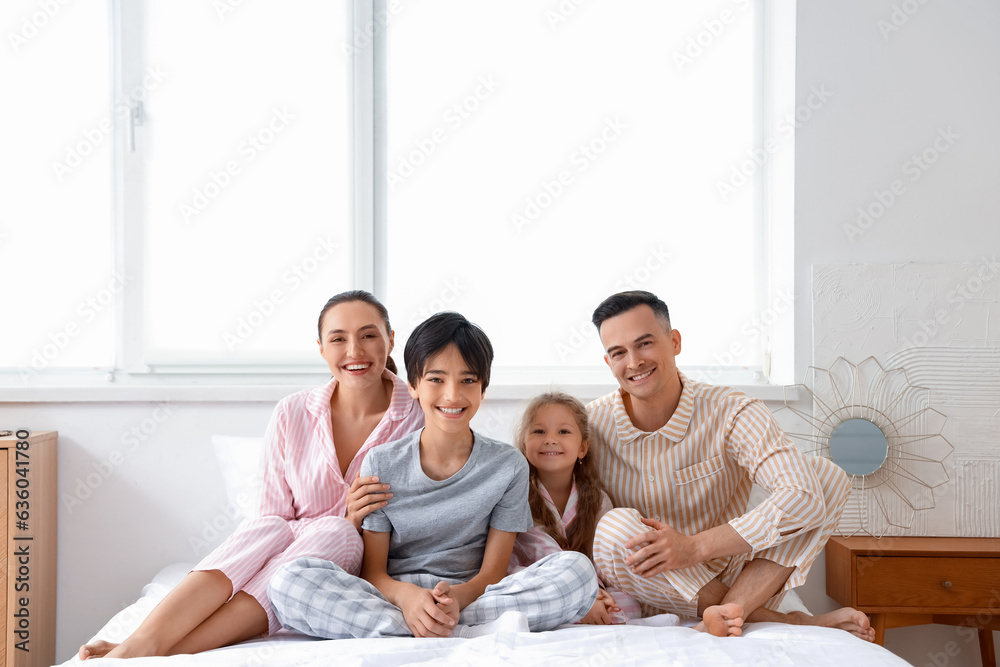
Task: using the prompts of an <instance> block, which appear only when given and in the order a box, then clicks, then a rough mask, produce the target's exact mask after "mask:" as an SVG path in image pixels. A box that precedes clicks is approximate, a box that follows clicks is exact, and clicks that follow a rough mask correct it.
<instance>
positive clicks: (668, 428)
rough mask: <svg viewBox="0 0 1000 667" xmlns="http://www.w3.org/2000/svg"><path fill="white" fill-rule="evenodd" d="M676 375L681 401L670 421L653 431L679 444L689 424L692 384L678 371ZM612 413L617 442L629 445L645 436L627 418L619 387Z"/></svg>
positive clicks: (643, 432)
mask: <svg viewBox="0 0 1000 667" xmlns="http://www.w3.org/2000/svg"><path fill="white" fill-rule="evenodd" d="M677 375H678V377H680V380H681V399H680V401H678V403H677V408H676V409H675V410H674V414H673V415H671V416H670V420H669V421H667V423H666V424H664V425H663V426H661V427H660V429H659V430H657V431H655V432H656V433H659V434H660V435H662V436H663V437H665V438H666V439H667V440H670V441H671V442H680V441H681V440H682V439H684V435H685V434H686V433H687V430H688V426H689V425H690V424H691V415H692V413H693V408H694V382H692V381H691V380H689V379H688V378H687V377H686V376H685V375H684V374H683V373H681V372H680V371H677ZM614 412H615V424H616V426H617V430H618V440H619V442H622V443H630V442H633V441H635V440H638V439H639V438H641V437H642V436H643V435H646V431H641V430H639V429H638V428H637V427H636V426H635V424H633V423H632V419H631V418H630V417H629V416H628V412H626V410H625V401H624V399H623V392H622V389H621V387H619V388H618V391H616V392H615V409H614Z"/></svg>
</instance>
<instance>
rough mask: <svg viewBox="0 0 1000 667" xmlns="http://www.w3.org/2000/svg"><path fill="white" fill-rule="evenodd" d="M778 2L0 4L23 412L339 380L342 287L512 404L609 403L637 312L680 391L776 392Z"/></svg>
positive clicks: (4, 230)
mask: <svg viewBox="0 0 1000 667" xmlns="http://www.w3.org/2000/svg"><path fill="white" fill-rule="evenodd" d="M771 4H772V3H770V2H766V1H765V0H719V1H717V2H712V3H680V4H678V3H663V2H660V1H659V0H619V1H616V2H597V1H595V2H563V3H555V2H552V3H539V2H537V1H536V0H508V1H505V2H497V1H494V0H490V1H487V0H376V1H374V2H373V1H372V0H354V1H353V2H349V1H346V0H339V1H337V2H324V1H322V0H290V1H289V2H284V3H247V2H235V1H233V0H221V1H220V2H214V3H175V2H163V1H156V0H141V1H137V2H122V1H120V0H114V1H112V2H109V3H107V4H106V5H101V4H100V3H84V4H80V5H78V4H76V3H70V4H66V5H62V4H60V3H54V4H53V5H52V7H53V8H54V9H53V11H54V12H55V13H54V14H47V13H46V12H44V11H41V10H40V9H39V7H40V5H38V4H37V3H36V2H27V1H21V0H18V2H11V3H7V4H5V7H4V9H3V10H0V17H2V18H3V21H2V22H0V23H2V24H3V25H5V26H11V28H10V35H16V36H17V39H14V38H10V35H9V36H8V37H9V40H8V42H9V43H8V45H7V46H8V48H7V49H6V50H5V51H4V52H3V53H2V55H0V58H2V59H3V62H2V67H0V85H2V86H3V88H4V89H5V90H17V91H21V92H22V94H21V95H20V96H19V97H20V99H22V100H23V101H24V102H23V103H22V104H5V105H3V109H2V111H0V113H2V114H3V120H4V127H5V128H8V130H5V134H4V154H5V159H4V160H3V161H2V163H0V164H2V167H0V169H2V170H3V174H2V176H3V178H2V180H0V183H2V185H0V187H2V188H3V189H4V190H3V193H2V194H3V196H2V198H0V206H2V207H3V216H2V218H0V280H2V284H3V285H4V287H3V292H2V304H0V305H2V306H3V308H4V309H5V311H6V312H8V313H15V314H16V316H17V323H16V326H14V327H8V328H6V329H5V330H6V332H7V333H5V340H4V345H2V346H0V366H2V367H4V368H5V369H6V370H7V371H9V372H8V373H7V374H6V376H7V384H8V385H10V384H16V383H17V382H35V383H37V382H39V381H41V382H44V381H45V380H46V377H53V376H54V375H55V372H56V371H75V372H77V373H80V372H83V373H84V374H86V373H88V372H92V371H95V370H96V371H100V373H101V376H102V377H104V376H108V377H112V376H115V375H117V376H118V377H119V378H128V379H130V380H137V379H138V380H141V379H142V378H154V377H159V378H160V380H163V378H168V379H169V381H170V382H183V381H184V377H186V376H190V375H191V374H199V375H201V376H204V375H205V374H215V375H220V374H221V375H226V374H230V373H232V372H237V371H238V372H243V373H245V372H256V373H272V372H284V373H290V372H322V370H323V366H322V362H321V360H320V359H319V358H318V356H317V355H316V353H315V349H314V343H313V341H314V339H315V318H316V314H317V312H318V310H319V308H320V307H321V306H322V304H323V302H324V301H325V300H326V299H327V298H328V297H329V296H330V295H332V294H334V293H336V292H339V291H342V290H345V289H351V288H355V287H360V288H365V289H370V290H372V291H374V292H375V293H376V294H377V295H378V296H379V297H380V298H382V299H383V300H384V301H385V302H386V304H387V306H388V307H389V309H390V313H391V314H392V316H393V323H394V325H395V327H396V329H397V343H398V344H402V343H404V342H405V339H406V336H407V335H408V334H409V332H410V331H411V330H412V328H413V327H414V326H415V325H416V324H417V323H419V322H420V321H421V320H422V319H424V318H425V317H427V316H428V315H430V314H432V313H433V312H435V311H438V310H443V309H453V310H459V311H461V312H463V313H464V314H466V315H467V316H468V317H469V318H470V319H472V320H473V321H476V322H477V323H479V324H481V325H482V326H483V327H484V328H485V329H486V331H487V333H488V334H489V335H490V336H491V338H492V339H493V341H494V345H495V348H496V350H497V360H496V373H497V377H498V378H499V379H500V381H501V382H503V381H510V382H520V383H524V382H528V383H531V382H535V383H540V384H545V383H548V382H552V381H560V382H570V383H572V382H587V381H590V380H592V379H593V380H603V381H607V379H608V378H607V375H606V371H604V370H602V369H601V367H600V364H601V362H600V355H601V349H600V345H599V342H598V340H597V336H596V332H594V330H593V327H592V326H591V325H590V324H589V318H590V314H591V312H592V310H593V308H594V307H595V306H596V304H597V303H598V302H599V301H600V300H601V299H602V298H604V297H605V296H607V295H609V294H611V293H613V292H615V291H619V290H622V289H631V288H638V289H647V290H650V291H653V292H656V293H657V294H659V295H660V296H661V297H663V298H664V299H665V300H666V301H667V303H668V304H669V306H670V307H671V312H672V315H673V320H674V324H675V326H677V328H679V329H680V330H681V331H682V332H683V333H685V334H687V335H686V337H685V340H684V351H683V355H682V358H681V359H679V363H681V364H682V366H686V367H688V368H691V369H692V370H694V371H698V370H701V371H705V370H706V369H714V371H737V372H745V373H746V374H747V375H746V378H747V379H749V377H750V374H751V373H754V372H757V373H758V375H759V371H760V370H761V369H762V368H763V369H764V371H765V375H766V370H767V359H768V358H769V357H768V345H769V342H768V341H771V340H772V338H771V337H769V336H768V335H761V334H766V333H767V332H766V331H765V330H764V326H763V325H761V327H760V330H759V331H758V330H754V331H751V332H750V333H752V334H753V335H752V336H751V335H749V334H747V333H746V332H747V327H748V326H750V325H751V324H752V323H755V322H759V320H760V318H759V316H760V314H761V313H762V312H764V311H766V308H765V306H766V304H767V303H769V299H771V298H772V296H771V295H772V294H773V290H774V287H775V280H774V275H773V266H772V264H771V260H772V259H773V258H772V257H771V256H770V255H769V252H770V251H769V248H771V245H769V243H770V242H769V234H768V229H769V225H770V224H771V222H772V221H771V220H770V218H769V209H768V206H767V202H768V201H769V197H768V196H765V194H764V193H765V192H767V188H768V186H769V185H768V182H767V179H766V177H767V175H768V173H769V165H765V164H762V161H761V160H754V156H759V155H762V154H763V153H762V152H761V146H764V145H765V144H766V142H767V140H768V136H769V133H773V132H774V131H775V127H774V125H773V124H769V122H768V119H769V111H768V105H769V104H770V102H769V99H771V98H770V97H769V96H768V92H767V91H768V85H767V84H768V80H769V79H768V76H769V74H768V68H767V58H766V57H765V55H766V54H767V53H768V45H767V44H765V43H764V36H765V35H767V34H768V31H767V30H765V27H764V26H765V24H766V23H767V21H768V20H770V19H769V18H768V11H769V9H768V7H770V6H771ZM43 14H44V16H43ZM67 62H72V67H69V66H67ZM772 83H773V82H772ZM15 127H16V128H22V130H21V131H18V132H13V131H10V129H9V128H15ZM786 152H790V149H786ZM748 160H749V162H748ZM747 165H749V166H747ZM754 326H756V325H754ZM751 328H752V327H751ZM8 341H9V343H10V344H8ZM734 341H736V342H737V343H738V344H734ZM317 362H318V363H317ZM108 371H111V375H108ZM715 375H716V376H717V375H718V372H716V373H715ZM160 376H162V377H160ZM11 378H13V380H12V379H11ZM710 379H711V378H710Z"/></svg>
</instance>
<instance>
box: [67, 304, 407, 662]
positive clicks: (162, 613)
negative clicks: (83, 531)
mask: <svg viewBox="0 0 1000 667" xmlns="http://www.w3.org/2000/svg"><path fill="white" fill-rule="evenodd" d="M317 342H318V343H319V351H320V354H321V355H322V357H323V359H324V360H325V361H326V363H327V365H328V366H329V367H330V372H331V373H333V378H332V379H331V380H330V382H328V383H327V384H326V385H323V386H320V387H316V388H314V389H311V390H307V391H302V392H299V393H297V394H293V395H291V396H289V397H287V398H285V399H284V400H282V401H281V402H280V403H279V404H278V406H277V407H276V408H275V411H274V414H273V415H272V417H271V422H270V424H269V425H268V428H267V435H266V440H265V451H264V474H263V479H264V483H263V492H262V498H261V512H260V518H258V519H253V520H250V521H247V522H244V523H243V524H242V525H241V526H240V529H239V530H238V531H237V532H236V533H235V534H233V535H232V536H231V537H230V538H229V539H228V540H226V541H225V542H224V543H223V544H222V545H220V546H219V547H218V548H217V549H216V550H215V551H213V552H212V553H211V554H209V555H208V556H207V557H206V558H205V559H204V560H202V562H201V563H199V564H198V565H197V566H196V567H195V569H194V570H192V571H191V572H190V573H189V574H188V575H187V576H186V577H185V578H184V579H183V580H182V581H181V582H180V583H179V584H178V585H177V587H176V588H174V589H173V590H172V591H171V592H170V593H169V594H168V595H167V596H166V597H165V598H164V599H163V600H162V601H161V602H160V603H159V604H158V605H157V606H156V608H155V609H153V611H152V612H151V613H150V614H149V616H148V617H147V618H146V619H145V620H144V621H143V622H142V624H141V625H140V626H139V627H138V628H137V629H136V631H135V632H133V633H132V634H131V635H130V636H129V637H128V638H127V639H125V641H124V642H122V643H121V644H117V645H116V644H111V643H108V642H104V641H98V642H94V643H93V644H87V645H84V646H82V647H81V648H80V657H81V658H82V659H84V660H86V659H88V658H97V657H108V658H129V657H138V656H150V655H174V654H177V653H198V652H200V651H207V650H209V649H213V648H218V647H220V646H227V645H229V644H235V643H237V642H240V641H243V640H246V639H251V638H254V637H258V636H261V635H265V634H270V633H273V632H275V631H277V630H278V629H279V628H280V627H281V626H280V625H279V624H278V622H277V619H276V618H275V616H274V612H273V611H272V610H271V605H270V602H269V601H268V599H267V585H268V583H269V581H270V579H271V576H272V575H273V573H274V571H275V570H276V569H277V568H278V566H280V565H281V564H283V563H285V562H287V561H290V560H294V559H295V558H298V557H301V556H317V557H320V558H324V559H327V560H332V561H333V562H335V563H337V564H338V565H340V566H341V567H343V568H344V569H345V570H348V571H350V572H353V573H355V574H357V573H358V572H359V571H360V567H361V556H362V542H361V537H360V534H359V533H360V530H361V521H362V519H364V517H365V516H366V515H367V514H368V513H369V512H371V511H372V510H375V509H378V508H380V507H383V506H384V505H385V503H386V500H387V499H388V498H390V497H391V495H392V494H391V493H387V491H388V489H389V486H388V485H387V484H380V483H379V482H378V480H377V479H376V478H374V477H368V478H364V479H362V478H361V477H359V475H358V471H359V469H360V467H361V461H362V459H363V458H364V457H365V454H367V453H368V451H369V450H370V449H371V448H372V447H374V446H375V445H378V444H382V443H384V442H391V441H392V440H397V439H399V438H401V437H403V436H404V435H406V434H407V433H410V432H411V431H414V430H416V429H418V428H420V427H421V426H423V421H424V420H423V412H422V411H421V410H420V408H419V406H415V405H414V400H413V399H412V398H411V397H410V395H409V392H408V390H407V387H406V383H405V382H404V381H403V380H401V379H399V378H398V377H396V375H395V370H396V366H395V364H394V363H393V361H392V359H391V358H390V357H389V353H390V352H391V351H392V347H393V331H392V328H391V327H390V325H389V315H388V313H387V311H386V309H385V306H383V305H382V304H381V303H380V302H379V301H378V300H377V299H376V298H375V297H374V296H372V295H371V294H369V293H368V292H364V291H360V290H355V291H350V292H344V293H342V294H338V295H337V296H335V297H333V298H332V299H330V300H329V301H328V302H327V303H326V305H325V306H324V307H323V310H322V312H320V316H319V339H318V341H317ZM349 480H350V481H349ZM345 517H346V518H345Z"/></svg>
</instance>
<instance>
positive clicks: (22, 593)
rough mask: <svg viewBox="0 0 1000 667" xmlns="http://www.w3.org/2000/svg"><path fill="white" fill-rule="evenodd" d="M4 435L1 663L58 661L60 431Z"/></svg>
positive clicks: (5, 666) (0, 465)
mask: <svg viewBox="0 0 1000 667" xmlns="http://www.w3.org/2000/svg"><path fill="white" fill-rule="evenodd" d="M25 435H28V434H26V433H25V432H24V431H18V432H16V433H15V435H14V436H9V437H8V436H3V437H0V514H2V518H0V536H2V537H3V539H2V542H3V551H2V552H0V586H2V587H3V589H4V592H3V593H2V594H0V633H2V636H3V638H4V639H3V647H2V649H0V667H41V666H42V665H51V664H52V663H53V662H55V659H56V516H57V510H56V481H57V480H56V477H57V475H58V469H57V467H56V449H57V444H56V436H57V434H56V432H55V431H35V432H32V433H31V434H30V435H29V437H28V438H27V439H26V440H25V439H23V436H25Z"/></svg>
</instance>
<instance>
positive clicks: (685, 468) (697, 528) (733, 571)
mask: <svg viewBox="0 0 1000 667" xmlns="http://www.w3.org/2000/svg"><path fill="white" fill-rule="evenodd" d="M593 322H594V325H595V326H596V327H597V329H598V332H599V334H600V338H601V343H602V345H603V346H604V349H605V356H604V360H605V362H606V363H607V364H608V366H609V368H610V369H611V372H612V373H613V374H614V376H615V379H616V380H617V381H618V384H619V386H620V387H619V389H618V390H616V391H614V392H612V393H611V394H608V395H607V396H604V397H603V398H600V399H598V400H596V401H594V402H592V403H591V404H590V405H588V406H587V410H588V412H589V414H590V419H591V431H592V437H593V438H594V439H595V440H596V444H597V445H598V447H597V448H596V451H597V452H598V454H597V455H598V456H599V457H600V458H599V459H598V468H599V469H600V470H602V472H603V475H604V481H605V485H606V487H607V490H608V493H609V495H610V496H611V499H612V500H613V501H614V504H615V507H617V508H621V509H615V510H612V511H611V512H609V513H608V514H607V515H605V517H604V518H603V519H602V520H601V522H600V524H599V526H598V529H597V535H596V538H595V541H594V561H595V562H596V563H597V567H598V570H599V572H600V574H601V577H602V579H604V581H605V583H607V584H608V585H609V586H614V587H615V588H619V589H622V590H624V591H626V592H627V593H629V594H631V595H632V596H633V597H635V598H636V599H638V600H639V601H640V602H641V603H642V604H643V607H644V611H646V612H647V613H659V612H662V611H670V612H673V613H677V614H681V615H687V616H699V617H700V616H701V615H702V611H703V610H704V609H705V608H706V607H709V606H712V605H718V604H721V605H732V606H729V607H726V608H727V609H731V610H734V611H732V614H733V615H734V616H738V617H739V622H736V623H730V624H728V625H727V626H724V627H723V630H722V631H720V632H717V631H715V630H714V629H713V628H712V627H706V626H704V624H699V629H701V630H704V631H708V632H712V633H713V634H721V635H725V634H729V635H738V634H740V629H739V626H740V625H741V624H742V621H743V620H746V621H780V622H786V623H796V624H810V625H824V626H829V627H838V628H841V629H844V630H847V631H849V632H852V633H853V634H855V635H857V636H859V637H861V638H862V639H866V640H868V641H871V640H872V639H873V638H874V630H873V629H872V628H871V625H870V623H869V621H868V617H867V616H865V615H864V614H863V613H861V612H859V611H857V610H855V609H851V608H847V607H845V608H843V609H839V610H837V611H835V612H831V613H829V614H824V615H822V616H810V615H808V614H804V613H798V612H793V613H792V614H779V613H778V612H777V611H775V610H776V609H777V606H778V603H779V602H780V600H781V598H782V597H783V593H784V591H785V590H788V589H790V588H794V587H796V586H800V585H801V584H803V583H804V582H805V580H806V575H807V573H808V571H809V567H810V566H811V564H812V562H813V561H814V560H815V559H816V556H817V555H818V554H819V552H820V551H821V550H822V549H823V547H824V545H825V544H826V541H827V539H828V538H829V536H830V534H831V533H832V532H833V530H834V528H835V527H836V525H837V521H838V520H839V518H840V513H841V511H842V510H843V506H844V503H845V502H846V500H847V494H848V491H849V488H850V484H849V482H848V480H847V476H846V475H845V474H844V472H843V471H842V470H841V469H840V468H838V467H837V466H836V465H835V464H834V463H833V462H831V461H829V460H827V459H824V458H820V457H810V456H806V455H804V454H802V453H801V452H799V451H798V450H797V449H796V448H795V446H794V445H793V444H792V443H791V441H790V440H789V439H788V437H787V436H785V434H784V433H783V432H782V431H781V429H780V428H779V427H778V425H777V423H776V422H775V420H774V418H773V416H772V415H771V413H770V412H769V411H768V410H767V408H766V407H764V405H763V404H762V403H761V402H760V401H759V400H756V399H753V398H750V397H749V396H746V395H745V394H743V393H741V392H738V391H735V390H733V389H730V388H727V387H714V386H711V385H706V384H702V383H698V382H694V381H693V380H690V379H688V378H687V377H685V376H684V375H683V374H682V373H680V372H679V371H678V370H677V366H676V365H675V360H674V357H675V356H676V355H677V354H679V353H680V351H681V335H680V333H679V332H678V331H677V330H676V329H673V328H672V327H671V326H670V314H669V312H668V310H667V305H666V304H665V303H664V302H663V301H661V300H660V299H659V298H657V297H656V296H655V295H654V294H651V293H650V292H645V291H632V292H622V293H619V294H615V295H613V296H611V297H609V298H607V299H606V300H605V301H604V302H603V303H601V305H600V306H598V307H597V309H596V310H595V311H594V316H593ZM754 483H756V484H757V485H759V486H760V487H762V488H763V489H764V490H765V491H766V492H768V494H769V495H768V497H767V498H766V499H765V500H764V501H763V502H762V503H761V504H760V505H759V506H757V507H756V508H754V509H752V510H747V502H748V500H749V497H750V490H751V488H752V486H753V484H754Z"/></svg>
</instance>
